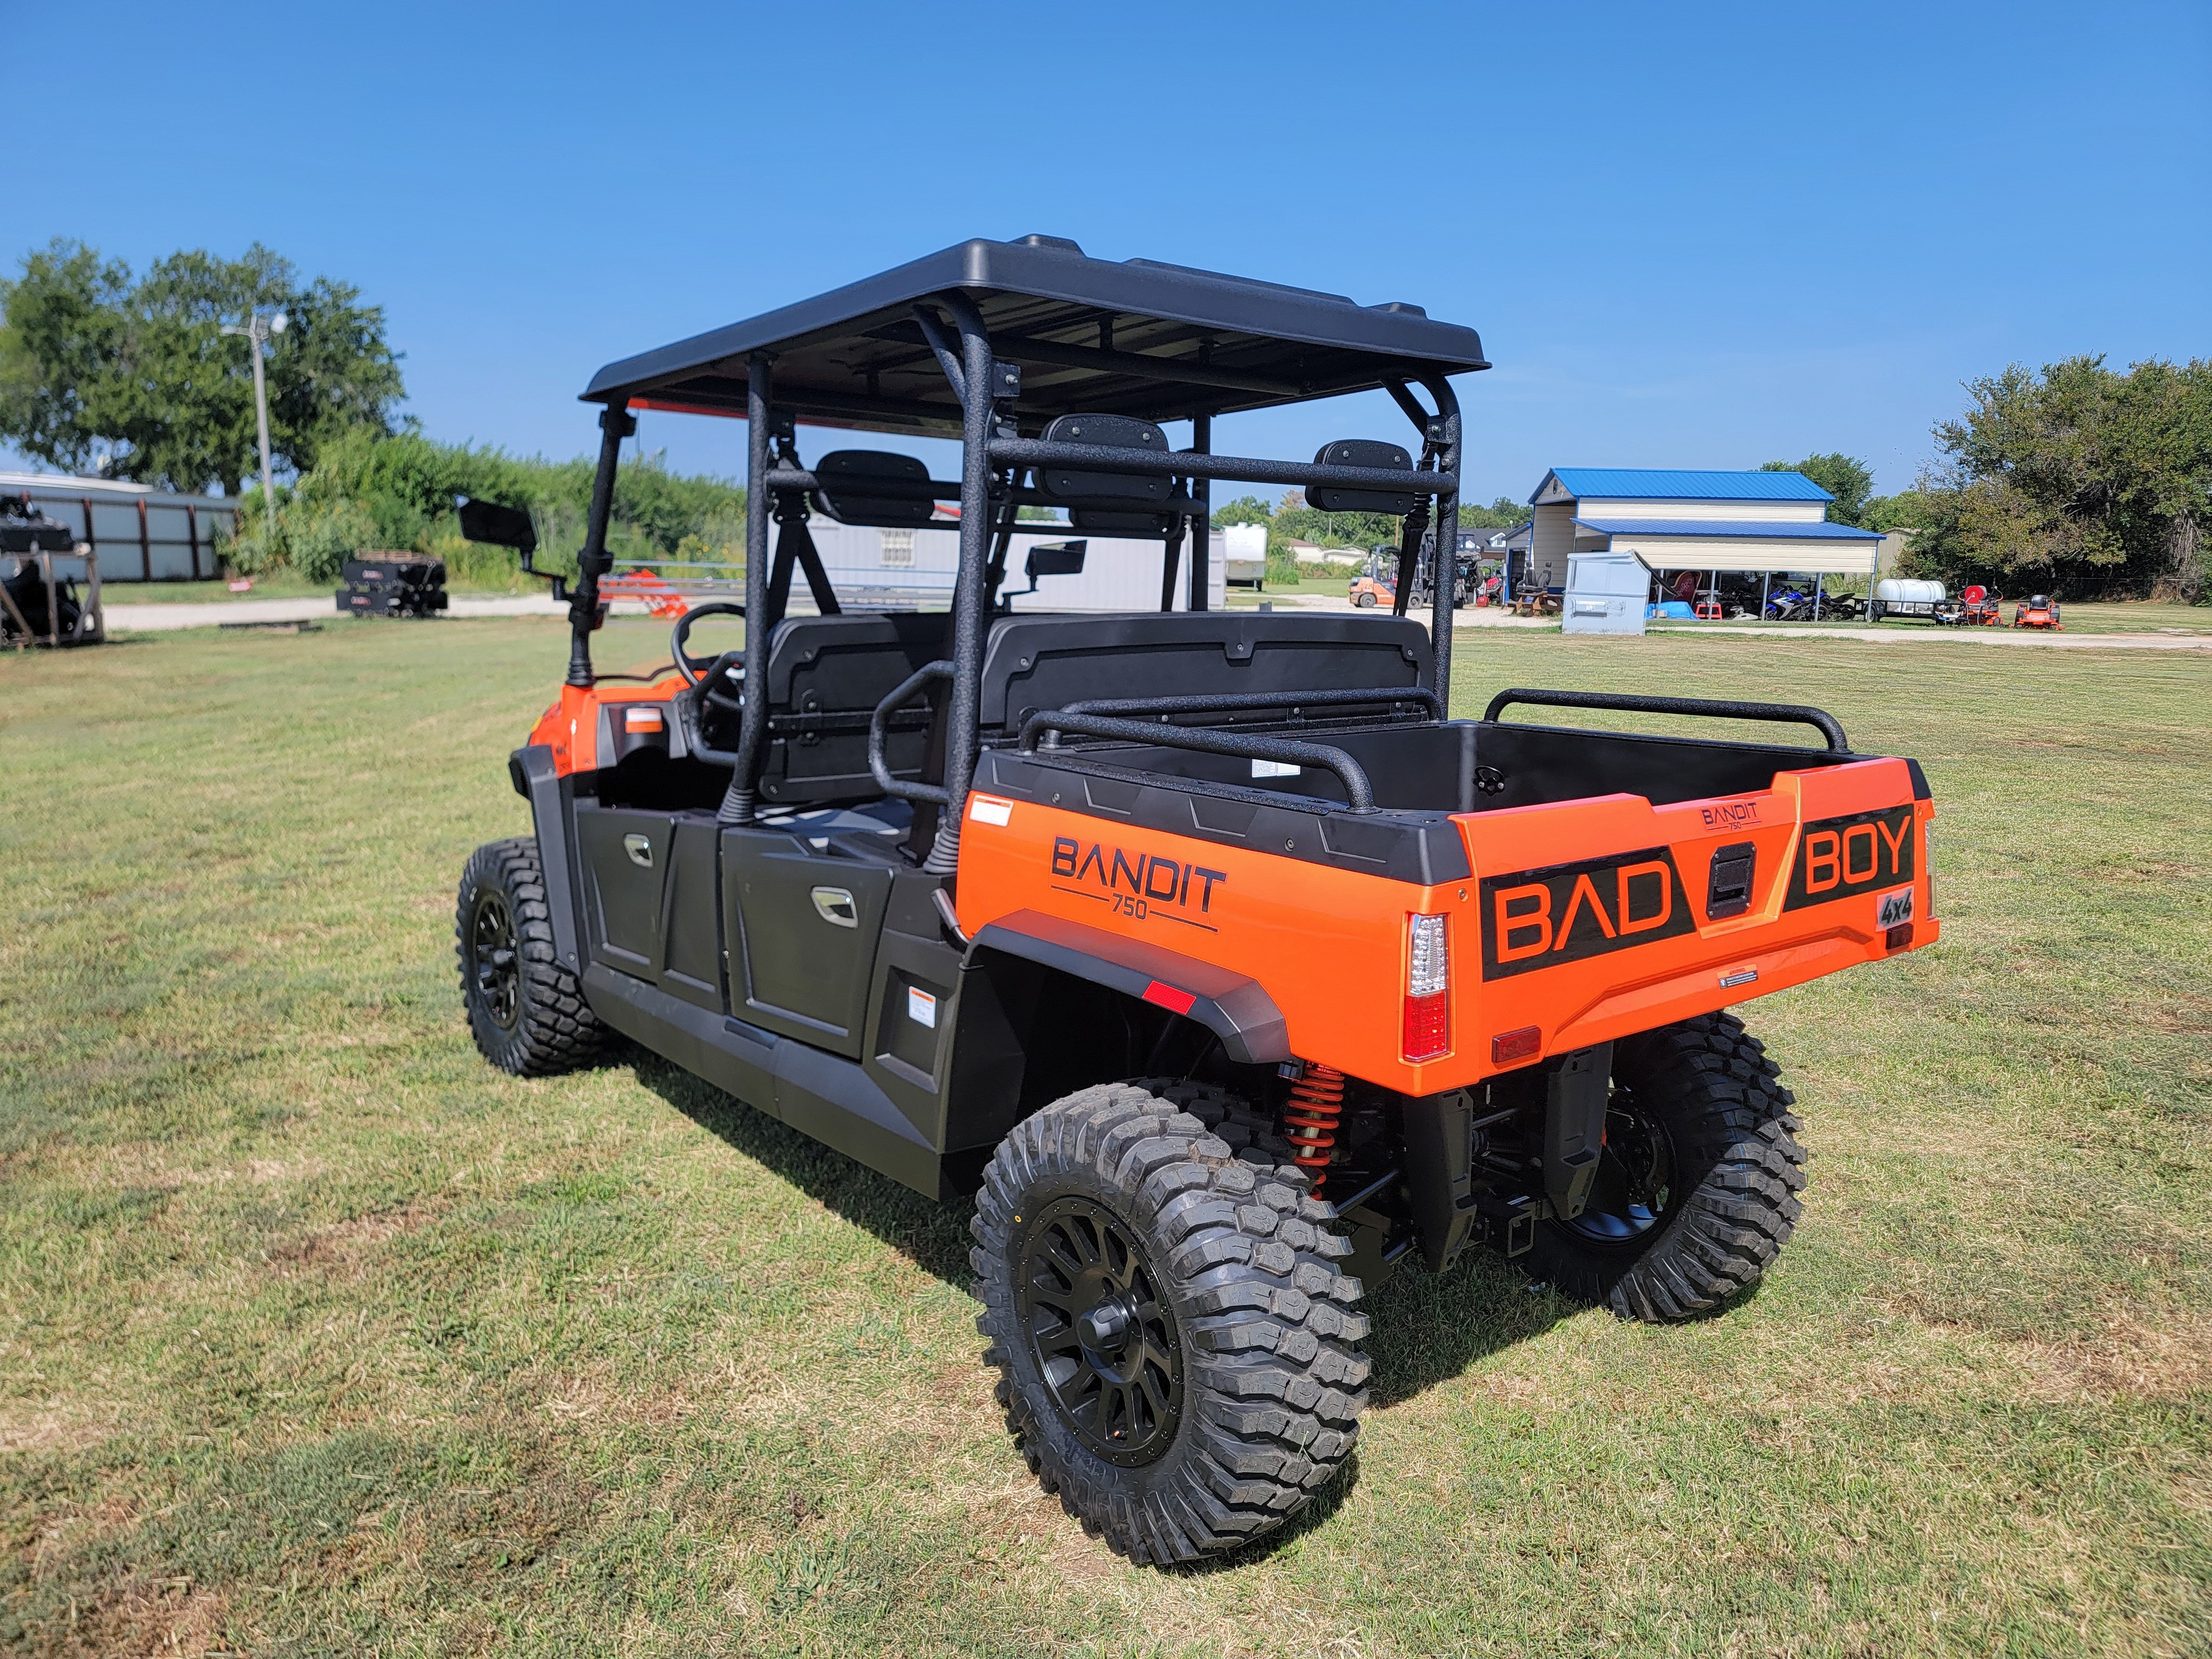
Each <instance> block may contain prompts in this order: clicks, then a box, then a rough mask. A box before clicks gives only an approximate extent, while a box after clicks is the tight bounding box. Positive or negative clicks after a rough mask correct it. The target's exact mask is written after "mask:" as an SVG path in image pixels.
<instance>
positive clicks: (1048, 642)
mask: <svg viewBox="0 0 2212 1659" xmlns="http://www.w3.org/2000/svg"><path fill="white" fill-rule="evenodd" d="M950 654H951V617H948V616H947V615H946V614H945V613H944V612H943V611H932V612H923V613H919V614H915V613H908V614H904V615H890V614H868V613H848V614H846V615H843V616H836V617H789V618H787V619H786V620H785V621H784V622H782V623H780V624H778V626H777V628H776V631H775V639H774V641H773V642H772V643H771V645H770V647H769V662H768V675H767V686H768V695H769V752H768V755H767V757H766V760H765V764H764V767H763V772H762V780H761V795H762V798H763V801H767V802H773V803H775V805H778V806H783V807H802V806H826V805H833V804H838V803H846V802H852V801H859V800H865V799H874V798H875V797H877V796H878V795H879V794H880V793H882V792H881V791H880V790H879V789H878V787H876V783H875V780H874V779H873V778H872V776H871V775H870V774H869V771H868V753H867V725H868V717H869V715H870V714H872V713H873V712H874V710H875V707H876V705H877V703H878V702H881V701H882V700H883V698H884V696H887V695H889V693H890V691H891V690H893V689H894V688H895V687H896V686H897V684H899V682H900V681H902V680H903V679H905V678H907V676H908V675H909V674H911V673H913V672H914V671H915V670H916V669H917V668H920V667H921V666H922V665H924V664H926V663H930V662H934V661H936V660H937V659H939V658H941V657H945V656H948V655H950ZM1429 666H1430V650H1429V635H1428V630H1427V629H1425V628H1424V627H1423V626H1422V625H1421V624H1420V623H1418V622H1416V621H1414V620H1413V618H1411V617H1388V616H1382V617H1377V616H1362V615H1357V614H1347V615H1330V614H1327V613H1322V614H1316V613H1313V612H1301V611H1199V612H1188V611H1183V612H1176V613H1173V614H1170V615H1165V616H1163V615H1160V614H1158V613H1157V612H1145V613H1138V614H1134V615H1114V614H1098V613H1073V614H1060V615H1050V616H1037V615H1024V616H1015V617H1000V618H998V619H997V620H995V621H994V623H992V624H991V632H990V636H989V639H988V641H987V644H986V646H985V648H984V656H983V683H982V701H981V725H982V730H983V741H984V742H985V744H1006V743H1011V742H1012V741H1013V740H1014V739H1015V738H1018V736H1019V735H1020V732H1021V726H1022V721H1023V720H1024V719H1026V718H1027V717H1028V715H1029V714H1031V713H1032V712H1034V711H1036V710H1037V709H1041V708H1065V707H1066V705H1067V704H1069V703H1071V702H1083V701H1085V700H1087V699H1091V698H1098V697H1128V696H1193V695H1200V694H1209V693H1240V692H1257V691H1303V690H1336V689H1340V688H1342V689H1349V688H1352V687H1360V686H1370V685H1373V686H1394V687H1395V686H1412V685H1418V684H1422V683H1423V682H1425V680H1426V679H1427V678H1428V674H1429ZM916 706H917V708H919V707H920V702H919V700H918V699H917V704H916ZM733 735H734V734H732V736H733ZM887 749H888V753H889V756H890V764H891V770H892V772H893V773H894V775H896V776H898V777H901V778H910V779H911V778H920V777H921V775H922V771H923V768H924V764H925V763H926V761H927V757H928V753H929V733H928V732H927V730H925V729H923V727H922V726H921V722H920V720H918V719H916V720H911V721H909V723H908V724H907V725H906V726H904V727H903V729H902V728H901V727H900V726H896V725H895V726H894V727H893V729H892V731H891V732H890V742H889V744H888V745H887Z"/></svg>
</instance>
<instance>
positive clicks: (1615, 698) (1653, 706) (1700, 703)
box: [1482, 686, 1851, 755]
mask: <svg viewBox="0 0 2212 1659" xmlns="http://www.w3.org/2000/svg"><path fill="white" fill-rule="evenodd" d="M1516 702H1518V703H1528V704H1532V705H1541V706H1544V707H1547V708H1620V709H1626V710H1627V711H1629V712H1630V713H1632V714H1697V715H1702V716H1704V717H1705V718H1707V719H1711V720H1773V721H1776V722H1778V724H1781V725H1785V726H1811V727H1813V728H1814V730H1815V731H1817V732H1820V735H1821V736H1822V737H1824V738H1826V739H1827V740H1828V752H1829V753H1830V754H1832V755H1848V754H1850V752H1851V745H1850V739H1849V738H1846V737H1844V728H1843V726H1841V725H1839V724H1838V722H1837V720H1836V717H1835V716H1834V715H1833V714H1829V713H1828V712H1827V711H1826V710H1825V709H1820V708H1808V707H1807V706H1806V705H1804V704H1802V703H1794V702H1727V701H1725V700H1724V699H1721V698H1716V697H1639V696H1632V695H1630V694H1628V693H1626V692H1620V691H1537V690H1530V689H1528V688H1527V687H1525V686H1515V687H1512V688H1511V689H1510V690H1504V691H1500V692H1499V693H1498V695H1497V696H1494V697H1492V699H1491V700H1490V707H1489V708H1486V709H1484V710H1483V711H1482V718H1483V720H1484V723H1485V724H1495V723H1496V721H1497V720H1498V712H1499V711H1500V710H1501V709H1503V708H1505V707H1507V705H1509V704H1511V703H1516Z"/></svg>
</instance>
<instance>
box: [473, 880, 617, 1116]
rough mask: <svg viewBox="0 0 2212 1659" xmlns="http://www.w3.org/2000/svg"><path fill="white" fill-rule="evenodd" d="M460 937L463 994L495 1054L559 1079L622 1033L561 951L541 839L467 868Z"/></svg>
mask: <svg viewBox="0 0 2212 1659" xmlns="http://www.w3.org/2000/svg"><path fill="white" fill-rule="evenodd" d="M453 935H454V950H455V953H456V954H457V955H458V956H459V958H460V968H461V1000H462V1002H463V1003H464V1005H465V1006H466V1007H467V1009H468V1011H469V1030H471V1032H472V1033H473V1034H474V1035H475V1036H476V1040H477V1048H479V1049H480V1050H482V1051H483V1057H484V1058H485V1059H486V1060H489V1061H490V1062H491V1063H492V1064H493V1065H495V1066H498V1067H499V1069H500V1070H501V1071H502V1072H511V1073H513V1074H514V1075H515V1076H517V1077H552V1076H555V1075H557V1074H558V1073H562V1072H574V1071H577V1070H580V1069H581V1068H582V1067H584V1066H591V1065H593V1064H595V1063H596V1062H597V1061H599V1060H600V1059H601V1058H602V1057H603V1056H604V1055H605V1053H606V1050H607V1048H608V1046H609V1044H610V1043H611V1042H612V1041H613V1036H614V1034H613V1033H612V1032H611V1031H610V1030H608V1029H607V1028H606V1027H605V1025H603V1024H600V1023H599V1016H598V1015H597V1014H594V1013H593V1012H592V1011H591V1008H590V1006H588V1005H587V1004H586V1002H585V1001H584V993H583V987H581V986H580V985H579V984H577V982H576V976H575V975H574V974H572V973H570V972H569V971H568V969H566V968H564V967H562V965H561V962H560V958H559V957H557V956H556V954H555V952H554V949H553V911H552V907H551V906H550V904H549V903H548V902H547V901H546V897H545V872H544V867H543V866H541V865H540V864H539V862H538V842H537V841H536V839H535V838H534V837H532V836H516V837H515V838H514V839H513V840H512V841H495V842H490V843H489V844H488V845H486V846H483V847H479V848H477V850H476V852H475V853H474V854H472V855H471V857H470V859H469V863H468V868H467V869H465V870H464V871H463V872H461V892H460V900H459V904H458V905H457V906H456V907H455V910H454V916H453Z"/></svg>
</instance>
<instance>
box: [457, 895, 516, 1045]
mask: <svg viewBox="0 0 2212 1659" xmlns="http://www.w3.org/2000/svg"><path fill="white" fill-rule="evenodd" d="M469 983H470V986H471V988H472V989H473V990H474V991H475V993H476V999H477V1006H478V1007H480V1008H482V1009H483V1011H484V1012H485V1014H487V1015H488V1016H489V1018H490V1019H491V1022H492V1024H495V1025H496V1026H498V1027H499V1028H500V1029H501V1030H503V1031H511V1030H513V1029H514V1023H515V1020H516V1018H517V1017H518V1016H519V1015H520V1012H521V1010H522V965H521V963H520V960H519V958H518V957H517V955H516V952H515V948H514V913H513V911H511V910H509V909H508V908H507V896H506V895H505V894H503V893H500V892H495V891H487V892H483V893H479V894H477V902H476V908H475V912H474V914H473V915H471V917H470V919H469Z"/></svg>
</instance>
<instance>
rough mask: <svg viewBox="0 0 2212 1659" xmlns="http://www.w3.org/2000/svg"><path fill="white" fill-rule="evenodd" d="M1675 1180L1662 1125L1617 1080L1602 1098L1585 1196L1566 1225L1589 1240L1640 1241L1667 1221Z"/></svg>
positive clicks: (1676, 1187) (1673, 1200) (1676, 1188)
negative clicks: (1597, 1147)
mask: <svg viewBox="0 0 2212 1659" xmlns="http://www.w3.org/2000/svg"><path fill="white" fill-rule="evenodd" d="M1679 1188H1680V1181H1679V1180H1678V1178H1677V1174H1676V1170H1675V1162H1674V1142H1673V1140H1671V1139H1668V1134H1667V1127H1666V1126H1665V1125H1664V1124H1662V1123H1661V1122H1660V1121H1659V1120H1658V1119H1657V1118H1656V1117H1654V1116H1653V1115H1651V1114H1650V1112H1649V1111H1647V1110H1646V1109H1644V1107H1643V1106H1642V1105H1640V1104H1639V1103H1638V1101H1637V1099H1636V1097H1635V1096H1634V1095H1633V1094H1632V1093H1631V1092H1630V1091H1627V1090H1626V1089H1623V1088H1620V1087H1619V1086H1617V1085H1616V1086H1615V1087H1614V1089H1613V1097H1612V1098H1611V1099H1610V1100H1609V1101H1607V1103H1606V1109H1605V1150H1604V1151H1603V1152H1601V1153H1600V1154H1599V1157H1598V1163H1597V1173H1596V1174H1595V1176H1592V1177H1591V1180H1590V1191H1589V1201H1588V1202H1587V1203H1585V1204H1584V1205H1583V1212H1582V1213H1581V1214H1580V1215H1578V1216H1577V1217H1576V1218H1574V1219H1573V1220H1571V1221H1570V1222H1568V1223H1567V1224H1566V1225H1568V1226H1569V1227H1570V1228H1571V1229H1573V1231H1576V1232H1577V1233H1579V1234H1580V1235H1581V1236H1582V1237H1584V1238H1586V1239H1588V1240H1589V1241H1590V1242H1591V1243H1594V1244H1613V1245H1629V1244H1636V1243H1641V1242H1642V1241H1643V1240H1644V1237H1646V1236H1647V1235H1648V1234H1650V1232H1651V1231H1652V1230H1653V1229H1654V1228H1657V1227H1663V1226H1665V1225H1667V1221H1668V1218H1669V1217H1671V1216H1672V1215H1673V1214H1674V1207H1675V1206H1676V1204H1677V1203H1679V1202H1680V1197H1681V1194H1680V1191H1679Z"/></svg>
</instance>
